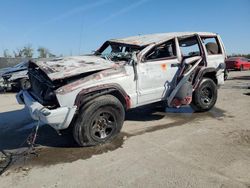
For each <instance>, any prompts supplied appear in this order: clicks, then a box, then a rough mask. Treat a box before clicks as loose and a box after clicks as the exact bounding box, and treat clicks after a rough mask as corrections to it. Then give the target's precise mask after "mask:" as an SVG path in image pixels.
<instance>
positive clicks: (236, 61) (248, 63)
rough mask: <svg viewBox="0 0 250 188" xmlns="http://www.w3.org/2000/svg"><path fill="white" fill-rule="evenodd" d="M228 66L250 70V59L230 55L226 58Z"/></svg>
mask: <svg viewBox="0 0 250 188" xmlns="http://www.w3.org/2000/svg"><path fill="white" fill-rule="evenodd" d="M226 68H227V69H229V70H230V69H233V70H240V71H243V70H249V69H250V60H249V59H247V58H245V57H230V58H228V59H227V60H226Z"/></svg>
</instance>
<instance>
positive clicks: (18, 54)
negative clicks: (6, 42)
mask: <svg viewBox="0 0 250 188" xmlns="http://www.w3.org/2000/svg"><path fill="white" fill-rule="evenodd" d="M13 54H14V57H24V54H23V50H22V49H19V48H17V49H16V50H15V51H13Z"/></svg>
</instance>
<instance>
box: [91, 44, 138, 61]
mask: <svg viewBox="0 0 250 188" xmlns="http://www.w3.org/2000/svg"><path fill="white" fill-rule="evenodd" d="M140 50H142V48H141V47H137V46H131V45H127V44H120V43H110V42H106V43H104V45H103V46H102V47H101V48H100V49H99V50H98V51H96V53H95V55H98V56H101V57H102V58H104V59H107V60H111V61H128V60H130V59H131V57H132V54H133V52H139V51H140Z"/></svg>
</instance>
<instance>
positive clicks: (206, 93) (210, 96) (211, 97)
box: [191, 78, 217, 112]
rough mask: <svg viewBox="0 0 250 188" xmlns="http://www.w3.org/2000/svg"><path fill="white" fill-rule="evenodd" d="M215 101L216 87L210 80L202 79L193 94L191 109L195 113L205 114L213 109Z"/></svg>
mask: <svg viewBox="0 0 250 188" xmlns="http://www.w3.org/2000/svg"><path fill="white" fill-rule="evenodd" d="M216 101H217V86H216V84H215V83H214V81H213V80H212V79H210V78H203V79H202V81H201V83H200V84H199V86H198V87H197V88H196V90H195V91H194V92H193V100H192V103H191V107H192V108H193V109H194V110H195V111H196V112H205V111H208V110H210V109H211V108H213V106H214V105H215V103H216Z"/></svg>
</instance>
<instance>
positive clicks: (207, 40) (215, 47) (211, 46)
mask: <svg viewBox="0 0 250 188" xmlns="http://www.w3.org/2000/svg"><path fill="white" fill-rule="evenodd" d="M201 39H202V41H203V43H204V44H205V46H206V50H207V53H208V55H216V54H221V52H222V51H221V47H220V45H219V41H218V39H217V37H202V38H201Z"/></svg>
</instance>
